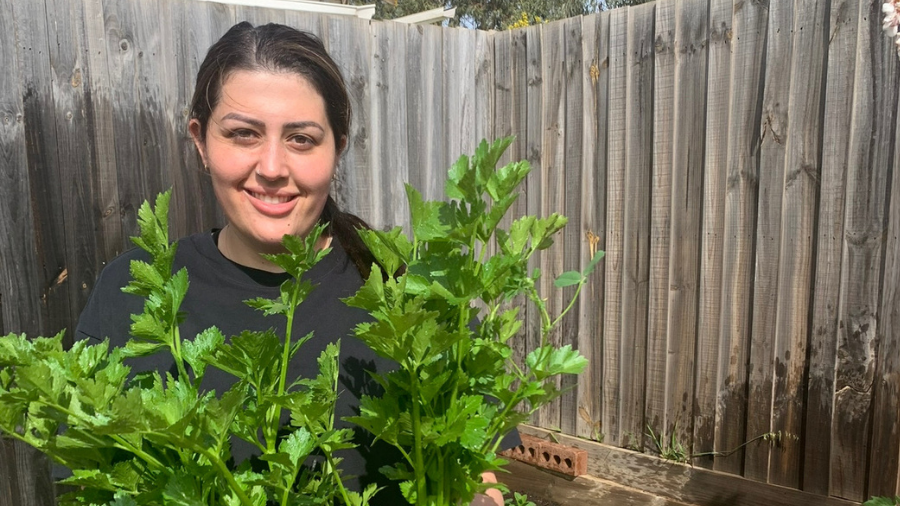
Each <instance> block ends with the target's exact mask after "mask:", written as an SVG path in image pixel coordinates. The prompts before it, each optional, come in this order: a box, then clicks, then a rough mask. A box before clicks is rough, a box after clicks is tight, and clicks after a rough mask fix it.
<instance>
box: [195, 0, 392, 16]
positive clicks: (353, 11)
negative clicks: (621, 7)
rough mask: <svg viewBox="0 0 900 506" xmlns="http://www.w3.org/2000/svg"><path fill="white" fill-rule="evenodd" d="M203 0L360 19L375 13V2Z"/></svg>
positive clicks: (202, 0)
mask: <svg viewBox="0 0 900 506" xmlns="http://www.w3.org/2000/svg"><path fill="white" fill-rule="evenodd" d="M200 1H201V2H216V3H220V4H231V5H246V6H248V7H266V8H269V9H282V10H289V11H303V12H315V13H318V14H338V15H343V16H353V17H357V18H360V19H372V16H374V15H375V4H369V5H344V4H333V3H326V2H315V1H313V0H200Z"/></svg>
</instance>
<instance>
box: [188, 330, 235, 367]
mask: <svg viewBox="0 0 900 506" xmlns="http://www.w3.org/2000/svg"><path fill="white" fill-rule="evenodd" d="M224 343H225V336H224V335H223V334H222V332H221V331H220V330H219V329H218V328H216V327H210V328H208V329H206V330H204V331H203V332H200V333H199V334H197V337H195V338H194V339H193V340H192V341H183V342H182V343H181V355H182V356H183V357H184V360H185V362H187V363H188V365H190V366H191V369H192V370H193V371H194V374H195V375H196V376H197V377H202V376H203V374H204V372H205V370H206V365H207V364H208V363H209V360H210V359H211V358H212V357H213V355H214V354H215V351H216V350H217V349H218V348H219V346H221V345H223V344H224Z"/></svg>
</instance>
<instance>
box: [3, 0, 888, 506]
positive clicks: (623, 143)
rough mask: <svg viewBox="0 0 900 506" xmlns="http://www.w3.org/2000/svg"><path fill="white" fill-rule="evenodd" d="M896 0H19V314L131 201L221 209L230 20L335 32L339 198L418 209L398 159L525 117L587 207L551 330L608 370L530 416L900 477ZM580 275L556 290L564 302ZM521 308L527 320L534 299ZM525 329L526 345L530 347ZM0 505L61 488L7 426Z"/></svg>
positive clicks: (552, 200) (6, 199)
mask: <svg viewBox="0 0 900 506" xmlns="http://www.w3.org/2000/svg"><path fill="white" fill-rule="evenodd" d="M880 5H881V1H880V0H831V1H829V2H821V1H816V0H793V1H790V0H777V1H772V2H745V1H741V0H657V1H656V2H655V3H651V4H644V5H641V6H637V7H632V8H623V9H617V10H613V11H610V12H604V13H601V14H598V15H593V16H587V17H583V18H572V19H567V20H562V21H557V22H553V23H547V24H542V25H538V26H531V27H527V28H524V29H519V30H513V31H504V32H479V31H473V30H463V29H451V28H439V27H431V26H424V27H423V26H408V25H402V24H397V23H387V22H384V23H383V22H369V21H364V20H359V19H352V18H340V17H327V16H318V15H311V14H304V13H299V12H284V11H275V10H266V9H261V8H252V7H237V6H233V5H222V4H215V3H209V2H195V1H189V0H74V1H73V0H37V1H35V0H0V68H2V69H3V72H0V180H2V184H0V238H2V239H0V330H2V331H3V332H4V333H7V332H28V333H29V334H33V335H37V334H51V333H55V332H56V331H58V330H60V329H62V328H72V327H73V325H74V322H75V321H76V319H77V316H78V314H79V312H80V310H81V307H82V306H83V305H84V303H85V302H86V298H87V296H88V294H89V292H90V289H91V287H92V286H93V283H94V280H95V279H96V276H97V274H98V273H99V271H100V269H102V267H103V265H104V264H105V262H106V261H108V260H109V259H111V258H113V257H114V256H115V255H117V254H118V253H120V252H122V251H123V250H124V249H126V248H127V247H129V246H128V241H127V237H129V236H130V235H133V234H134V233H135V231H136V219H135V213H136V210H137V208H138V206H139V204H140V202H141V201H143V200H144V199H146V198H148V197H151V196H153V195H155V194H156V193H157V192H159V191H161V190H163V189H165V188H167V187H170V186H173V187H174V189H175V195H174V199H173V211H172V229H173V233H174V234H176V235H185V234H188V233H191V232H195V231H200V230H204V229H209V228H211V227H214V226H217V225H221V224H222V221H221V220H222V216H221V213H220V211H219V210H218V209H217V208H216V206H215V203H214V197H213V195H212V192H211V189H210V187H209V185H208V183H207V182H206V181H205V178H204V176H203V174H202V173H201V171H200V170H199V167H198V166H197V161H196V159H195V157H194V155H193V153H192V151H193V148H192V146H191V143H190V142H189V140H188V137H187V135H186V128H185V127H186V123H187V107H188V102H189V97H190V93H191V89H192V79H193V76H194V75H195V74H196V71H197V69H198V66H199V63H200V61H201V59H202V57H203V55H204V53H205V51H206V48H207V47H208V46H209V45H210V44H211V43H212V42H213V41H214V40H216V39H217V38H218V37H219V36H220V35H221V34H222V33H224V31H225V30H226V29H227V28H228V27H229V26H231V25H232V24H233V23H234V22H236V21H238V20H244V19H246V20H250V21H251V22H254V23H263V22H269V21H272V22H279V23H286V24H289V25H292V26H295V27H298V28H301V29H305V30H310V31H312V32H314V33H316V34H318V35H320V36H321V37H322V39H323V40H324V41H325V43H326V45H327V47H328V48H329V50H330V51H331V53H332V55H333V56H334V58H335V59H336V60H337V61H338V63H339V64H340V65H341V66H342V70H343V72H344V74H345V77H346V80H347V82H348V84H349V87H350V91H351V94H352V100H353V108H354V123H353V128H352V131H351V136H350V148H349V150H348V152H347V154H346V155H345V156H344V157H343V160H342V161H341V165H340V168H339V171H338V181H337V184H336V194H337V197H338V201H339V202H340V203H341V204H342V205H343V206H344V207H345V208H347V209H348V210H350V211H352V212H355V213H358V214H359V215H361V216H363V217H364V218H366V219H367V220H369V221H370V222H372V223H373V225H375V226H377V227H384V226H388V225H392V224H403V223H405V222H406V208H405V204H403V202H404V201H405V199H404V198H403V196H404V192H403V189H402V184H403V182H406V181H409V182H411V183H412V184H413V185H414V186H416V187H418V188H420V189H422V191H423V193H424V194H425V196H426V197H429V198H438V197H440V196H441V194H442V190H441V181H442V180H443V174H444V171H445V170H446V167H448V166H449V164H450V162H451V161H452V160H453V159H455V158H456V157H457V156H458V155H459V154H461V153H466V152H470V151H472V150H473V149H474V146H475V145H476V142H477V141H478V140H479V139H481V138H490V137H499V136H505V135H511V134H514V135H516V136H517V138H516V141H515V142H514V143H513V145H512V146H511V148H510V151H509V153H508V154H507V156H506V160H510V159H528V160H529V161H530V162H531V163H532V164H533V165H534V167H535V170H534V171H533V172H532V174H531V175H529V177H528V179H527V191H526V193H525V195H523V197H522V198H521V199H520V201H519V202H518V203H517V204H516V208H515V209H516V211H517V212H520V213H524V212H528V213H537V214H546V213H549V212H554V211H558V212H562V213H564V214H566V215H567V216H569V218H570V224H569V227H568V228H567V229H566V231H565V233H564V236H563V237H562V239H561V240H560V241H558V243H557V244H556V245H555V246H554V247H553V248H552V249H550V250H549V251H548V252H547V253H546V254H545V255H544V256H543V258H541V259H540V261H539V264H536V266H540V267H541V268H542V270H543V271H544V272H545V273H547V275H546V278H547V280H548V281H546V282H545V283H544V288H549V285H547V283H548V282H549V279H551V278H552V277H554V275H556V274H558V273H560V272H561V271H563V270H568V269H572V268H577V267H579V266H580V265H583V264H584V263H585V262H586V261H587V259H588V258H589V256H590V252H591V251H593V250H594V249H595V248H599V249H604V250H606V251H607V256H606V259H605V261H604V262H603V264H601V266H602V268H599V269H598V270H597V271H596V272H595V273H594V274H593V275H592V279H591V284H590V285H589V287H588V288H587V290H586V291H585V293H584V296H583V297H582V299H581V301H580V302H579V303H578V305H577V311H574V312H573V313H572V314H570V315H569V316H568V317H567V318H565V319H564V321H563V324H562V327H561V328H560V330H559V331H558V332H556V333H555V334H554V335H553V336H552V339H553V340H554V341H555V342H557V343H560V344H568V343H571V344H573V345H575V346H577V347H578V348H579V349H580V350H581V352H582V353H583V354H585V355H586V356H587V357H588V358H589V359H590V361H591V368H590V370H589V371H588V372H587V373H585V374H583V375H582V376H581V377H579V378H578V379H577V380H571V381H569V382H568V383H565V384H564V385H563V386H570V387H572V390H571V391H570V393H569V394H567V395H566V396H564V397H563V398H561V399H560V400H559V401H558V402H557V403H554V404H552V405H551V406H548V407H547V408H546V409H543V410H541V411H540V412H539V413H538V414H537V415H536V417H535V423H536V424H538V425H540V426H542V427H544V428H549V429H559V430H561V431H562V432H564V433H566V434H571V435H575V436H580V437H583V438H590V439H602V440H603V441H604V442H605V443H608V444H611V445H616V446H621V447H628V448H633V449H636V450H639V451H644V452H647V453H655V452H658V451H659V448H657V447H656V441H654V440H653V439H652V438H651V437H649V436H648V429H652V431H653V432H654V433H655V434H663V435H664V440H669V436H670V435H671V434H673V433H674V437H675V439H676V440H677V441H679V442H680V443H681V444H683V445H684V446H685V447H686V448H687V449H688V450H689V451H692V452H694V453H701V452H713V451H719V452H722V451H727V450H730V449H733V448H737V447H738V446H740V445H741V444H742V443H743V442H745V441H748V440H750V439H752V438H754V437H755V436H757V435H760V434H763V433H767V432H775V433H780V434H781V435H782V437H781V440H780V441H781V442H780V444H779V445H777V446H773V445H770V444H767V443H753V444H750V445H748V446H746V447H744V448H742V449H740V450H738V451H736V452H735V453H733V454H731V455H730V456H727V457H717V458H712V457H702V458H698V459H695V460H694V464H695V465H698V466H702V467H707V468H712V469H715V470H719V471H723V472H726V473H731V474H735V475H740V476H744V477H746V478H749V479H751V480H756V481H761V482H768V483H772V484H778V485H784V486H787V487H792V488H798V489H801V490H805V491H808V492H811V493H814V494H818V495H821V496H833V497H839V498H844V499H849V500H853V501H862V500H864V499H866V498H868V497H869V496H871V495H876V494H880V495H893V494H895V493H898V459H900V427H898V418H900V328H898V327H900V320H898V318H900V292H898V289H900V182H898V181H897V179H900V178H894V177H893V176H894V168H895V167H896V166H897V164H898V156H900V153H898V152H897V151H896V150H895V145H896V143H897V134H898V131H897V121H898V114H897V108H898V91H897V90H898V85H900V69H898V58H897V55H896V53H895V49H894V47H893V46H892V44H891V43H890V41H889V40H888V39H887V38H886V37H884V36H883V35H882V32H881V27H880V17H881V13H880ZM570 295H571V291H564V292H563V293H561V294H557V295H553V296H551V297H550V300H549V304H550V307H551V308H553V309H556V310H559V309H561V307H562V304H563V301H564V300H565V297H568V296H570ZM529 321H530V323H529V325H527V327H528V328H529V329H533V328H534V325H535V321H534V319H533V317H532V316H529ZM534 345H535V342H534V335H533V332H532V333H530V334H528V335H527V336H526V338H525V339H523V340H522V341H521V343H520V344H519V345H518V348H517V350H516V353H517V355H518V356H520V357H521V356H524V354H525V353H527V352H528V350H529V349H530V348H531V347H533V346H534ZM0 445H2V446H0V456H2V457H0V505H3V506H6V505H17V506H18V505H28V504H36V505H37V504H40V505H45V504H50V503H51V502H52V499H50V496H51V494H50V487H48V486H47V485H46V483H45V481H43V480H45V479H46V477H45V476H43V475H41V473H40V472H38V471H35V470H36V469H41V468H42V466H43V464H42V463H41V461H36V460H34V455H33V454H32V453H31V452H29V451H26V450H25V449H23V448H21V447H19V446H17V445H13V444H12V443H9V442H0Z"/></svg>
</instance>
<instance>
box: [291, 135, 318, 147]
mask: <svg viewBox="0 0 900 506" xmlns="http://www.w3.org/2000/svg"><path fill="white" fill-rule="evenodd" d="M290 142H291V144H294V145H295V146H297V147H300V148H310V147H312V146H314V145H315V142H313V140H312V139H310V138H309V137H307V136H305V135H295V136H293V137H291V138H290Z"/></svg>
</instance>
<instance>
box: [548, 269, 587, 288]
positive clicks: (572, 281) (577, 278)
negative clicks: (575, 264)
mask: <svg viewBox="0 0 900 506" xmlns="http://www.w3.org/2000/svg"><path fill="white" fill-rule="evenodd" d="M582 279H583V278H582V277H581V273H580V272H578V271H567V272H564V273H562V274H560V275H559V277H558V278H556V280H555V281H554V282H553V286H555V287H557V288H564V287H567V286H572V285H577V284H578V283H581V280H582Z"/></svg>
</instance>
